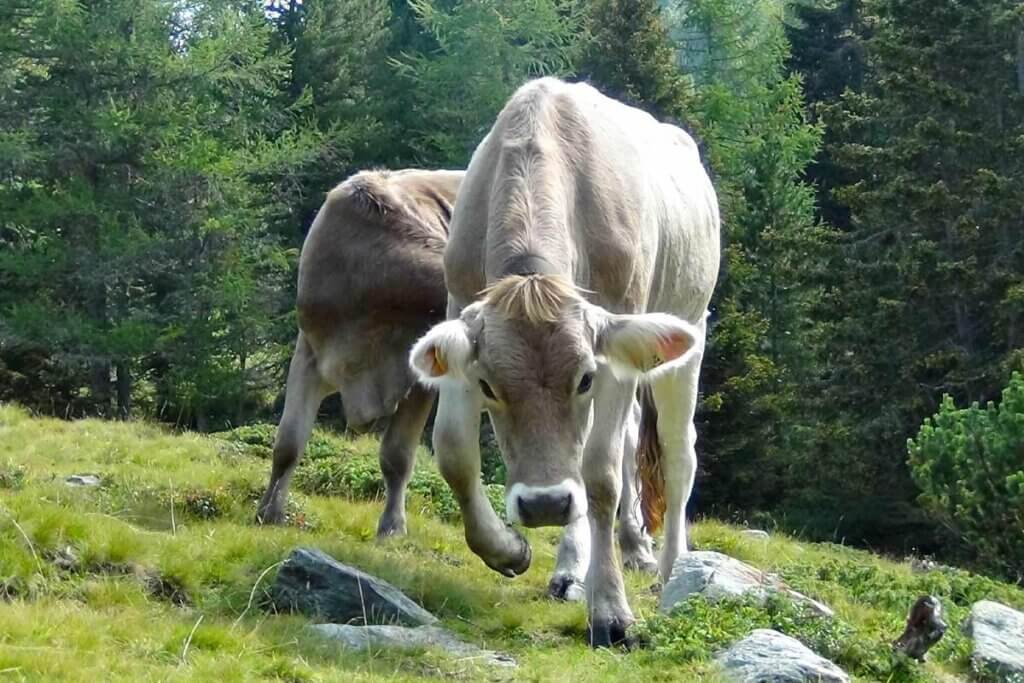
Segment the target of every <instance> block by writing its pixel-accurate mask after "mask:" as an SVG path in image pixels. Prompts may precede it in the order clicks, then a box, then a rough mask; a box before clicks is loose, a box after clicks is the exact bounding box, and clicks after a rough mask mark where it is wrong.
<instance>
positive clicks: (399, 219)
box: [296, 171, 463, 422]
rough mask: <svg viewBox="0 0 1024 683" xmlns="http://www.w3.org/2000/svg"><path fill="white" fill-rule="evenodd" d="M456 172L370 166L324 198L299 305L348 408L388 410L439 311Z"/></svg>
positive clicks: (305, 328) (353, 412) (355, 416)
mask: <svg viewBox="0 0 1024 683" xmlns="http://www.w3.org/2000/svg"><path fill="white" fill-rule="evenodd" d="M462 175H463V173H462V172H461V171H399V172H388V171H368V172H362V173H358V174H356V175H354V176H352V177H351V178H349V179H348V180H346V181H345V182H343V183H342V184H341V185H339V186H338V187H336V188H334V189H333V190H332V191H331V192H330V193H329V194H328V196H327V199H326V200H325V202H324V204H323V206H322V207H321V209H320V212H319V213H318V214H317V217H316V219H315V221H314V222H313V226H312V228H311V229H310V232H309V235H308V236H307V237H306V240H305V242H304V244H303V247H302V254H301V256H300V260H299V283H298V296H297V301H296V308H297V313H298V320H299V327H300V329H301V330H302V333H303V334H304V335H305V337H306V339H307V340H308V341H309V343H310V346H311V347H312V348H313V350H314V353H315V355H316V358H317V363H318V367H319V370H320V373H321V375H322V376H323V377H324V378H325V379H327V380H328V381H329V382H331V383H332V384H333V385H334V386H335V388H337V389H339V390H340V391H341V393H342V402H343V404H344V406H345V411H346V415H347V416H349V417H350V419H352V420H353V422H363V421H366V420H370V419H375V418H377V417H383V416H386V415H388V414H390V412H391V411H393V409H394V405H395V403H396V402H397V401H398V400H399V399H401V397H402V396H404V395H405V393H406V392H407V391H408V389H409V387H410V386H411V384H412V378H411V375H410V374H409V371H408V367H407V359H406V356H407V353H408V349H409V347H410V346H411V345H412V343H413V342H414V341H415V339H416V338H417V337H418V336H419V335H421V334H423V332H424V331H426V330H427V329H429V327H430V326H431V325H432V324H434V323H435V322H437V321H439V320H441V319H443V317H444V311H445V301H446V297H447V294H446V290H445V286H444V271H443V263H442V259H443V256H442V254H443V251H444V247H445V243H446V241H447V227H448V221H449V219H450V216H451V211H452V204H453V202H454V198H455V193H456V190H457V188H458V185H459V182H460V181H461V179H462Z"/></svg>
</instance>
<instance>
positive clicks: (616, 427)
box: [583, 369, 635, 647]
mask: <svg viewBox="0 0 1024 683" xmlns="http://www.w3.org/2000/svg"><path fill="white" fill-rule="evenodd" d="M634 389H635V382H620V381H618V380H616V379H615V377H614V376H613V375H612V373H611V371H610V370H608V369H605V370H603V371H601V372H599V373H598V377H597V381H596V388H595V395H596V397H597V398H595V400H594V428H593V431H592V432H591V434H590V437H589V438H588V439H587V445H586V448H585V449H584V453H583V481H584V484H585V485H586V489H587V503H588V508H589V509H588V515H589V523H590V537H591V557H590V567H589V569H588V571H587V581H586V593H587V616H588V639H589V641H590V644H591V645H592V646H594V647H607V646H610V645H614V644H617V643H621V642H623V641H624V640H625V638H626V629H627V628H629V626H630V624H632V623H633V612H632V611H631V610H630V609H629V603H628V602H627V601H626V589H625V585H624V584H623V578H622V568H621V567H620V566H619V563H618V561H617V559H616V553H615V516H616V511H617V508H618V503H619V494H620V493H621V490H622V446H623V438H622V432H623V429H624V427H625V424H626V422H627V420H628V417H629V410H630V406H631V402H632V400H633V394H634Z"/></svg>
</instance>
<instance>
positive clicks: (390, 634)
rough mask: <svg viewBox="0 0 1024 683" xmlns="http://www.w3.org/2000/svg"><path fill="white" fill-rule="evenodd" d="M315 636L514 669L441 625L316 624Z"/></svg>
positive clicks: (508, 661)
mask: <svg viewBox="0 0 1024 683" xmlns="http://www.w3.org/2000/svg"><path fill="white" fill-rule="evenodd" d="M309 628H310V629H312V630H313V631H315V632H316V633H318V634H320V635H321V636H324V637H325V638H330V639H331V640H336V641H338V642H339V643H341V645H342V646H343V647H346V648H348V649H350V650H377V649H380V650H408V649H416V648H431V649H437V650H443V651H444V652H447V653H448V654H451V655H454V656H456V657H459V658H461V659H474V660H478V661H480V662H482V663H484V664H490V665H492V666H504V667H514V666H516V661H515V660H514V659H513V658H512V657H511V656H509V655H507V654H503V653H500V652H494V651H492V650H483V649H480V648H478V647H477V646H476V645H470V644H469V643H467V642H465V641H462V640H459V639H458V638H457V637H455V635H454V634H453V633H451V632H450V631H448V630H446V629H443V628H440V627H439V626H417V627H415V628H410V627H408V626H386V625H385V626H352V625H349V624H314V625H311V626H310V627H309Z"/></svg>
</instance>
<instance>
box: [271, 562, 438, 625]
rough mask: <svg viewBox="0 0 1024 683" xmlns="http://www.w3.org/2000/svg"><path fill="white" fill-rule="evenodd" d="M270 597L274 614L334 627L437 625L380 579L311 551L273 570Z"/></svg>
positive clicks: (432, 618) (423, 611) (406, 598)
mask: <svg viewBox="0 0 1024 683" xmlns="http://www.w3.org/2000/svg"><path fill="white" fill-rule="evenodd" d="M271 597H272V603H273V606H274V607H275V608H277V609H278V610H281V611H288V612H301V613H303V614H306V615H308V616H311V617H314V618H317V619H322V620H325V621H332V622H338V623H353V622H354V623H364V622H365V623H370V624H394V623H401V624H406V625H409V626H420V625H423V624H432V623H434V622H436V621H437V618H436V617H434V615H432V614H431V613H430V612H428V611H426V610H425V609H423V608H422V607H420V606H419V605H417V604H416V603H415V602H413V601H412V600H410V599H409V598H408V597H406V595H405V594H404V593H402V592H401V591H400V590H398V589H397V588H395V587H394V586H392V585H391V584H389V583H387V582H386V581H381V580H380V579H377V578H374V577H372V576H370V575H369V574H365V573H363V572H361V571H359V570H358V569H355V568H353V567H349V566H347V565H344V564H342V563H340V562H338V561H337V560H335V559H334V558H333V557H331V556H329V555H326V554H325V553H322V552H320V551H319V550H316V549H313V548H296V549H295V550H293V551H292V552H291V555H289V556H288V559H287V560H285V562H284V564H283V565H282V566H281V569H280V570H278V572H277V578H275V579H274V584H273V586H272V587H271Z"/></svg>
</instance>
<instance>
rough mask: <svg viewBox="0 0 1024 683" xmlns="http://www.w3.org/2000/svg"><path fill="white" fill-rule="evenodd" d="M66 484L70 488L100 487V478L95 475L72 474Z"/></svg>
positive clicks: (65, 481)
mask: <svg viewBox="0 0 1024 683" xmlns="http://www.w3.org/2000/svg"><path fill="white" fill-rule="evenodd" d="M64 483H65V484H67V485H68V486H99V485H100V478H99V477H97V476H96V475H94V474H72V475H71V476H70V477H68V478H67V479H65V480H64Z"/></svg>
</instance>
